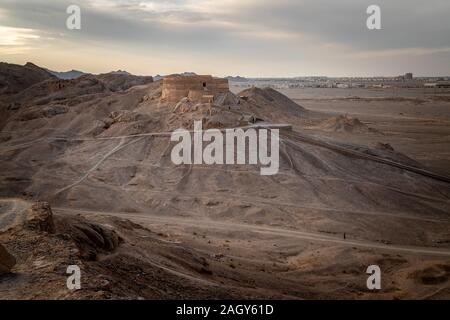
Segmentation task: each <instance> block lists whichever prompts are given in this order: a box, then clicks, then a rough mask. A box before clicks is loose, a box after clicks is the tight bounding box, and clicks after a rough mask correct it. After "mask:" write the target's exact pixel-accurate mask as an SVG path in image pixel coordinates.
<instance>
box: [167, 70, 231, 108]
mask: <svg viewBox="0 0 450 320" xmlns="http://www.w3.org/2000/svg"><path fill="white" fill-rule="evenodd" d="M229 90H230V87H229V85H228V79H223V78H214V77H212V76H209V75H201V76H200V75H199V76H180V75H174V76H168V77H165V78H164V79H163V89H162V99H163V100H165V101H167V102H171V103H176V102H178V101H180V100H181V99H183V98H189V100H191V101H193V102H202V103H212V102H213V100H214V96H215V95H217V94H219V93H226V92H229Z"/></svg>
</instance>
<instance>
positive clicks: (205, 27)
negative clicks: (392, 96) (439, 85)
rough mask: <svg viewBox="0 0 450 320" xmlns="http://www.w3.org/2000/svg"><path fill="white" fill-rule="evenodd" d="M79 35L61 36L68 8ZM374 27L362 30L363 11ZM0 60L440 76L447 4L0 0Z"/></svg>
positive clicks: (148, 69)
mask: <svg viewBox="0 0 450 320" xmlns="http://www.w3.org/2000/svg"><path fill="white" fill-rule="evenodd" d="M72 4H75V5H78V6H79V7H80V9H81V30H69V29H68V28H67V27H66V20H67V18H68V17H69V14H67V13H66V9H67V7H68V6H69V5H72ZM373 4H376V5H378V6H379V7H380V9H381V30H369V29H368V28H367V26H366V20H367V18H368V16H369V15H368V14H367V12H366V10H367V7H368V6H369V5H373ZM0 61H4V62H9V63H18V64H25V63H26V62H28V61H30V62H33V63H35V64H37V65H40V66H43V67H47V68H50V69H52V70H57V71H67V70H71V69H76V70H82V71H85V72H90V73H103V72H109V71H113V70H119V69H120V70H126V71H128V72H131V73H133V74H139V75H156V74H162V75H164V74H171V73H180V72H185V71H186V72H196V73H199V74H213V75H217V76H228V75H241V76H248V77H295V76H395V75H400V74H404V73H407V72H413V73H414V74H415V75H416V76H449V75H450V1H449V0H429V1H423V0H370V1H367V0H339V1H337V0H77V1H76V0H70V1H66V0H28V1H24V0H0Z"/></svg>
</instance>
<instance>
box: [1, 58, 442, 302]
mask: <svg viewBox="0 0 450 320" xmlns="http://www.w3.org/2000/svg"><path fill="white" fill-rule="evenodd" d="M21 68H23V69H21ZM26 68H29V66H28V67H27V66H24V67H19V66H10V65H2V68H1V69H0V76H1V78H0V79H7V80H3V81H4V82H2V83H5V84H4V85H3V88H7V89H4V91H2V92H3V94H2V95H1V96H0V113H1V115H2V116H1V120H0V168H1V169H0V196H1V198H2V200H1V201H0V232H1V233H0V244H1V246H0V258H1V260H0V270H1V271H0V272H1V273H2V275H0V298H6V299H10V298H19V299H33V298H68V299H81V298H92V299H108V298H115V299H126V298H132V299H140V298H142V299H177V298H187V299H201V298H287V299H310V298H324V299H339V298H344V299H354V298H370V299H381V298H388V299H394V298H395V299H402V298H417V299H419V298H449V297H450V286H449V277H450V217H449V212H450V210H449V209H450V179H449V178H447V177H446V176H445V175H442V174H436V173H435V172H434V171H433V170H432V168H429V167H427V166H425V165H423V164H421V163H420V162H419V161H416V160H415V159H413V158H411V157H409V156H408V155H405V154H402V153H401V152H398V151H396V149H395V148H393V147H392V146H390V145H388V144H386V143H381V142H380V143H379V144H377V145H375V146H374V147H370V146H367V145H360V144H355V143H346V142H345V141H342V140H341V139H339V141H337V140H334V139H333V136H332V135H331V136H330V133H333V134H334V133H339V132H345V133H350V134H351V133H355V134H359V133H362V134H367V135H371V136H374V137H376V138H377V139H378V140H379V141H384V139H383V132H382V131H379V130H370V128H371V126H370V127H369V126H367V125H366V124H364V123H363V122H361V121H359V120H357V119H354V118H348V117H346V116H337V118H333V117H336V115H334V114H331V113H328V112H319V111H312V110H308V109H306V108H304V107H301V106H299V105H298V104H296V103H295V102H293V101H292V100H290V99H289V98H288V97H286V96H284V95H282V94H281V93H279V92H277V91H275V90H273V89H258V88H251V89H248V90H245V91H243V92H239V93H237V94H233V93H231V92H230V93H227V94H224V95H221V96H217V97H215V99H214V102H213V103H193V102H192V101H189V99H183V100H181V101H179V102H178V103H175V104H171V103H168V102H167V101H164V99H161V92H162V83H161V81H155V82H154V81H153V79H152V78H151V77H136V76H132V75H129V74H124V73H110V74H104V75H83V76H81V77H79V78H76V79H71V80H62V79H57V78H55V77H53V76H51V75H48V73H46V71H42V73H41V72H40V71H36V74H39V75H43V78H42V79H41V78H38V77H37V76H36V77H35V76H33V79H28V78H27V77H28V72H27V70H25V69H26ZM33 68H34V67H33ZM36 68H37V67H36ZM11 70H12V71H11ZM17 70H19V71H17ZM17 74H19V75H21V76H19V78H17V76H16V75H17ZM45 75H47V76H45ZM21 77H24V78H27V79H22V78H21ZM8 79H9V80H8ZM11 79H14V80H11ZM0 88H1V87H0ZM11 88H13V89H11ZM0 90H2V89H0ZM330 119H331V120H330ZM194 120H201V121H202V122H203V124H204V127H205V128H219V129H223V128H233V127H241V126H246V125H253V124H255V123H263V124H290V125H292V127H293V130H292V131H288V130H286V131H282V133H281V142H280V158H281V163H280V171H279V174H278V175H275V176H261V175H260V170H259V168H258V167H257V166H248V165H215V166H208V165H180V166H176V165H174V164H173V163H172V161H171V159H170V152H171V147H172V146H173V145H174V143H173V142H171V141H170V133H171V132H172V131H173V130H176V129H178V128H187V129H192V125H193V121H194ZM311 130H312V131H311ZM310 132H313V133H314V134H310ZM321 132H324V134H323V135H322V134H321ZM43 201H44V202H43ZM74 264H75V265H79V266H80V267H81V269H82V271H83V279H82V283H83V286H82V289H81V290H78V291H70V290H68V289H67V287H66V279H67V274H66V268H67V266H69V265H74ZM374 264H375V265H379V266H380V267H381V269H382V271H383V288H382V290H380V291H376V292H373V291H369V290H368V289H367V287H366V279H367V276H368V275H366V273H365V271H366V269H367V267H368V266H369V265H374Z"/></svg>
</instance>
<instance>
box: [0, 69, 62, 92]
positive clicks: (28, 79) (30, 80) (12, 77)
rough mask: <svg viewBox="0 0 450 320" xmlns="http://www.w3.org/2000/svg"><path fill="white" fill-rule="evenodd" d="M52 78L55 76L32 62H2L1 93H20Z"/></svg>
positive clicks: (0, 71)
mask: <svg viewBox="0 0 450 320" xmlns="http://www.w3.org/2000/svg"><path fill="white" fill-rule="evenodd" d="M51 78H54V76H53V75H52V74H50V73H49V72H47V71H46V70H44V69H42V68H39V67H38V66H36V65H34V64H32V63H30V62H28V63H27V64H25V65H24V66H19V65H15V64H9V63H4V62H1V63H0V94H14V93H18V92H20V91H22V90H24V89H26V88H29V87H31V86H32V85H34V84H36V83H39V82H42V81H44V80H47V79H51Z"/></svg>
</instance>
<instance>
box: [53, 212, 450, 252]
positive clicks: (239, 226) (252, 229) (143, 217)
mask: <svg viewBox="0 0 450 320" xmlns="http://www.w3.org/2000/svg"><path fill="white" fill-rule="evenodd" d="M54 211H55V212H57V213H59V214H86V215H92V214H94V215H95V214H100V215H108V216H114V217H121V218H125V219H129V220H135V221H137V222H139V223H141V224H142V223H148V224H171V225H175V226H177V225H178V226H188V227H195V228H200V229H208V230H211V229H215V230H220V231H245V232H249V233H258V234H263V235H272V236H279V237H289V238H295V239H301V240H308V241H313V242H323V243H328V244H332V245H342V246H351V247H363V248H369V249H379V250H383V251H395V252H405V253H412V254H418V255H431V256H446V257H450V249H440V248H431V247H417V246H397V245H385V244H381V243H377V242H369V241H356V240H343V239H340V238H337V237H332V236H327V235H324V234H320V233H312V232H303V231H297V230H289V229H283V228H278V227H277V228H275V227H270V226H256V225H250V224H245V223H233V222H222V221H221V222H219V221H212V220H206V219H198V218H195V219H193V218H174V217H161V216H152V215H147V214H143V213H142V214H135V213H133V214H130V213H119V212H114V213H113V212H111V213H110V212H98V211H87V210H77V209H69V208H55V209H54Z"/></svg>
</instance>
